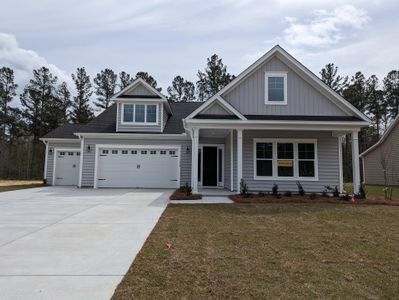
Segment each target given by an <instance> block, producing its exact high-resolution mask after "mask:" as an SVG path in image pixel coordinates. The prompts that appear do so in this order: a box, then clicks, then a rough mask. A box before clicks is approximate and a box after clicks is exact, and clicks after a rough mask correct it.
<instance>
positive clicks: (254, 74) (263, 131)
mask: <svg viewBox="0 0 399 300" xmlns="http://www.w3.org/2000/svg"><path fill="white" fill-rule="evenodd" d="M112 100H113V101H114V102H115V103H114V104H113V105H112V106H111V107H110V108H108V109H107V110H105V111H104V112H103V113H102V114H100V115H99V116H97V117H96V118H95V119H94V120H93V121H91V122H90V123H88V124H87V125H64V126H61V127H60V128H57V129H56V130H54V131H52V132H50V133H49V134H47V135H46V136H45V137H44V138H43V141H44V142H45V144H46V164H45V170H44V177H45V178H46V179H47V182H48V183H49V184H53V185H77V186H79V187H94V188H102V187H125V188H135V187H143V188H176V187H179V186H180V185H183V184H185V183H189V184H191V185H192V187H193V190H194V191H195V192H196V191H198V189H199V188H202V187H215V188H216V187H219V188H226V189H229V190H232V191H234V190H235V191H239V189H240V181H241V179H243V180H245V182H246V183H247V185H248V188H249V189H250V190H252V191H270V190H271V188H272V186H273V184H275V183H277V184H278V185H279V189H280V190H281V191H288V190H289V191H293V192H295V191H296V190H297V185H296V182H297V181H299V182H301V183H302V185H303V186H304V189H305V190H306V191H307V192H321V191H322V190H323V189H324V186H326V185H330V186H338V187H339V188H340V190H342V189H343V179H342V178H343V177H342V153H341V140H342V136H343V135H345V134H347V133H350V134H351V136H352V145H353V147H352V151H353V157H354V163H353V177H354V186H355V191H356V190H357V189H358V187H359V184H360V172H359V150H358V149H359V148H358V132H359V130H360V128H361V127H363V126H368V125H369V123H370V121H369V119H368V118H367V117H366V116H364V115H363V114H362V113H361V112H359V111H358V110H356V109H355V108H354V107H353V106H352V105H351V104H349V103H348V102H347V101H346V100H345V99H343V98H342V97H341V96H339V95H338V94H337V93H335V92H334V91H333V90H331V89H330V88H329V87H327V86H326V85H325V84H324V83H323V82H322V81H321V80H320V79H319V78H318V77H317V76H316V75H314V74H313V73H311V72H310V71H309V70H308V69H307V68H305V67H304V66H303V65H302V64H300V63H299V62H298V61H297V60H296V59H295V58H294V57H292V56H291V55H290V54H288V53H287V52H286V51H285V50H284V49H282V48H281V47H280V46H275V47H273V48H272V49H271V50H270V51H269V52H267V53H266V54H265V55H264V56H262V57H261V58H260V59H258V60H257V61H256V62H255V63H254V64H252V65H251V66H250V67H248V68H247V69H246V70H245V71H243V72H242V73H241V74H240V75H239V76H237V77H236V78H235V79H234V80H233V81H232V82H231V83H230V84H228V85H227V86H226V87H225V88H223V89H222V90H221V91H220V92H218V93H217V94H216V95H214V96H213V97H211V98H210V99H208V100H207V101H206V102H203V103H199V102H187V103H175V102H171V101H168V100H167V99H166V97H165V96H164V95H162V94H161V93H159V92H158V91H157V90H155V89H154V88H152V87H151V86H150V85H148V84H147V83H146V82H144V81H143V80H141V79H137V80H135V81H134V82H133V83H132V84H130V85H129V86H128V87H126V88H125V89H123V90H122V91H120V92H119V93H118V94H116V95H115V96H114V97H113V98H112Z"/></svg>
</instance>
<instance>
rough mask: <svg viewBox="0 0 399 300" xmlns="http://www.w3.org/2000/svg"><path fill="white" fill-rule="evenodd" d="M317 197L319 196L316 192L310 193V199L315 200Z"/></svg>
mask: <svg viewBox="0 0 399 300" xmlns="http://www.w3.org/2000/svg"><path fill="white" fill-rule="evenodd" d="M316 197H317V195H316V194H315V193H311V194H310V195H309V199H310V200H314V199H316Z"/></svg>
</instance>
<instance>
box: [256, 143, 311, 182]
mask: <svg viewBox="0 0 399 300" xmlns="http://www.w3.org/2000/svg"><path fill="white" fill-rule="evenodd" d="M256 143H272V144H273V148H272V150H273V157H272V161H273V164H272V166H273V176H257V175H256ZM277 143H292V144H293V146H294V158H293V159H292V161H293V171H294V176H292V177H285V176H282V177H281V176H278V175H277V174H278V173H277V172H278V171H277V170H278V167H277V160H278V158H277ZM301 143H309V144H310V143H312V144H314V155H315V157H314V159H312V161H314V168H315V176H314V177H299V160H300V159H299V158H298V144H301ZM252 152H253V153H252V155H253V157H252V159H253V176H254V180H264V181H267V180H276V181H318V180H319V159H318V147H317V139H290V138H282V139H280V138H255V139H253V144H252ZM301 160H303V159H301Z"/></svg>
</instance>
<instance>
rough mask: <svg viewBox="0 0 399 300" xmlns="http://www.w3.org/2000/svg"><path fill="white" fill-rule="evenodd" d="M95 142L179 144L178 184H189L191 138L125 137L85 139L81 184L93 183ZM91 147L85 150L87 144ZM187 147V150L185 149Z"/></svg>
mask: <svg viewBox="0 0 399 300" xmlns="http://www.w3.org/2000/svg"><path fill="white" fill-rule="evenodd" d="M97 144H109V145H132V146H134V145H163V146H166V145H173V146H176V145H177V146H181V151H180V184H185V183H186V182H188V183H189V184H191V140H190V139H188V140H183V141H182V140H173V139H167V140H131V139H129V140H127V139H112V140H109V139H85V140H84V149H85V151H83V152H84V153H83V169H82V186H83V187H93V184H94V165H95V150H94V149H95V148H96V145H97ZM88 145H90V148H91V149H92V150H91V151H90V152H87V150H86V149H87V146H88ZM187 149H188V150H187Z"/></svg>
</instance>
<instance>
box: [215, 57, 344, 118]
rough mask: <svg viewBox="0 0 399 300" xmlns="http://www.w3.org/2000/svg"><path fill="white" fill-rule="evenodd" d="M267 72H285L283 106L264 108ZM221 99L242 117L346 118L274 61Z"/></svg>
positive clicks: (313, 89)
mask: <svg viewBox="0 0 399 300" xmlns="http://www.w3.org/2000/svg"><path fill="white" fill-rule="evenodd" d="M267 71H285V72H287V90H288V91H287V96H288V97H287V103H288V104H287V105H266V104H265V72H267ZM222 96H223V98H224V99H225V100H226V101H227V102H229V103H230V104H231V105H232V106H233V107H235V108H236V109H237V110H238V111H240V112H241V113H242V114H244V115H245V114H249V115H313V116H346V114H345V113H344V112H343V111H342V110H341V109H339V108H338V107H337V106H336V105H335V104H333V103H332V102H331V101H330V100H329V99H327V98H326V97H325V96H323V95H322V94H321V93H320V92H318V91H317V90H316V89H315V88H314V87H312V86H311V85H310V84H309V83H307V82H306V81H305V80H304V79H302V78H301V77H300V76H299V75H297V74H296V73H295V72H294V71H293V70H292V69H291V68H290V67H288V66H287V65H286V64H284V63H283V62H282V61H281V60H279V59H278V58H276V57H274V58H272V59H271V60H269V61H267V62H266V63H265V64H263V65H262V66H261V67H259V68H258V69H257V70H256V71H255V72H254V73H253V74H251V75H249V77H248V78H246V79H244V80H243V81H242V82H241V83H240V84H238V85H237V86H236V87H235V88H234V89H233V90H231V91H228V92H227V93H226V94H224V95H222Z"/></svg>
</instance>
